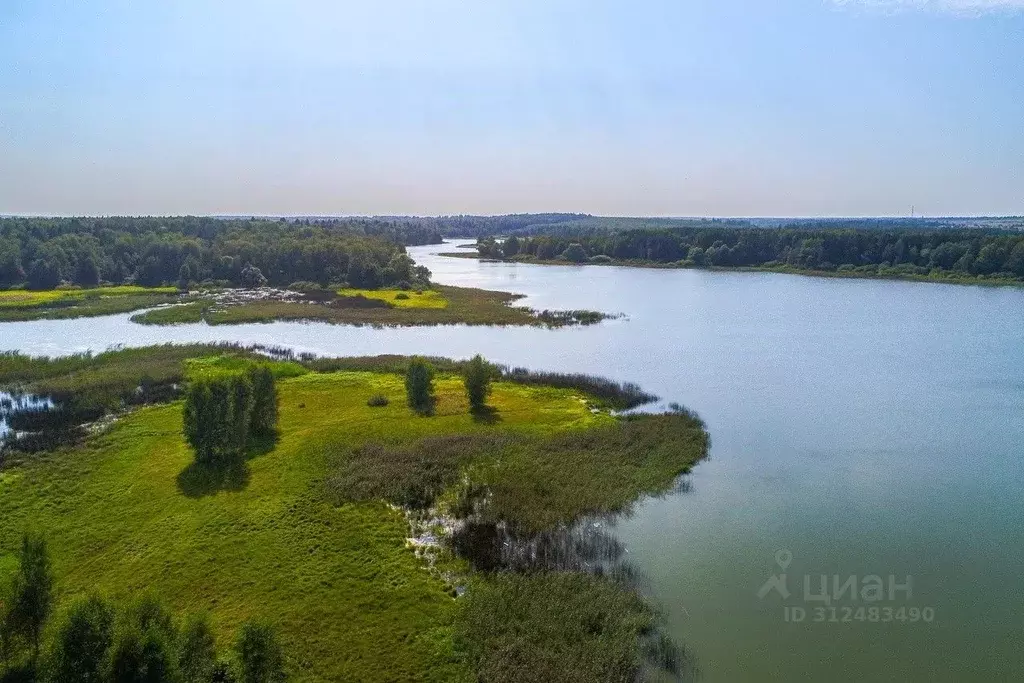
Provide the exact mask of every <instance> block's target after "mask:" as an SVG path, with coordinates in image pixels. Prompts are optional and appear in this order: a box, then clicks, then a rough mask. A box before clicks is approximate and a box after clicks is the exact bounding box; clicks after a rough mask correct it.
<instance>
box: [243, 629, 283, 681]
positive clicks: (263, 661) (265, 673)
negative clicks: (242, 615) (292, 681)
mask: <svg viewBox="0 0 1024 683" xmlns="http://www.w3.org/2000/svg"><path fill="white" fill-rule="evenodd" d="M235 654H236V656H237V657H238V680H239V681H240V683H275V682H276V681H283V680H284V679H285V675H284V656H283V655H282V654H281V646H280V644H279V643H278V642H277V635H276V634H275V633H274V629H272V628H271V627H270V626H267V625H264V624H255V623H252V622H247V623H245V624H243V625H242V628H241V630H240V631H239V634H238V640H237V641H236V643H235Z"/></svg>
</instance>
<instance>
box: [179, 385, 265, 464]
mask: <svg viewBox="0 0 1024 683" xmlns="http://www.w3.org/2000/svg"><path fill="white" fill-rule="evenodd" d="M277 400H278V399H277V387H276V385H275V380H274V374H273V372H272V371H271V369H270V368H268V367H266V366H262V365H259V366H255V367H252V368H250V369H248V370H247V371H245V372H241V373H236V374H213V375H207V376H205V377H201V378H198V379H196V380H194V381H193V382H192V383H191V384H190V386H189V388H188V390H187V392H186V394H185V405H184V407H183V417H182V425H183V431H184V434H185V438H186V440H187V441H188V443H189V445H191V446H192V449H193V450H194V451H195V454H196V462H197V463H199V464H202V465H209V466H214V467H227V466H230V465H231V464H233V463H237V462H239V461H240V460H241V458H242V456H243V455H244V454H245V452H246V450H247V449H248V447H249V445H250V440H251V438H266V437H272V436H273V435H274V434H275V433H276V430H277Z"/></svg>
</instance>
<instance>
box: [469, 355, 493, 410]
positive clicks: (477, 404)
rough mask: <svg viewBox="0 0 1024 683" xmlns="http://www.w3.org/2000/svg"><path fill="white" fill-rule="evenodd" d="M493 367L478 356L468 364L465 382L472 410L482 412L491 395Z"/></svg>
mask: <svg viewBox="0 0 1024 683" xmlns="http://www.w3.org/2000/svg"><path fill="white" fill-rule="evenodd" d="M492 374H493V370H492V369H491V366H490V365H489V364H488V363H487V361H485V360H484V359H483V356H481V355H480V354H477V355H475V356H473V359H472V360H470V361H469V363H467V364H466V368H465V370H464V371H463V375H462V376H463V380H464V381H465V383H466V396H467V397H468V398H469V408H470V410H480V409H481V408H483V407H484V404H485V403H486V402H487V397H488V396H490V394H491V375H492Z"/></svg>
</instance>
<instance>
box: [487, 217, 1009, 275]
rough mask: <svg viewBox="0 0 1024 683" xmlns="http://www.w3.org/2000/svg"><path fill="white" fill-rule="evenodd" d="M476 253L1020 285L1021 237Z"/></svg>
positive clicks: (566, 242)
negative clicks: (983, 279) (998, 280)
mask: <svg viewBox="0 0 1024 683" xmlns="http://www.w3.org/2000/svg"><path fill="white" fill-rule="evenodd" d="M478 246H479V250H480V254H481V256H484V257H488V258H527V259H537V260H565V261H572V262H576V263H582V262H587V261H590V262H596V263H600V262H611V261H626V262H629V261H637V262H653V263H661V264H677V265H689V266H719V267H792V268H796V269H803V270H819V271H853V272H864V273H878V274H882V275H929V274H935V273H948V274H952V275H962V276H977V275H984V276H997V277H1003V278H1014V279H1024V234H1020V233H1016V232H1013V233H1010V232H991V231H988V232H986V231H980V230H930V231H916V232H911V231H898V232H897V231H882V230H869V229H859V230H855V229H802V228H780V229H763V228H746V229H739V230H737V229H730V228H713V227H702V228H678V229H672V230H631V231H625V232H609V233H589V234H577V235H573V236H569V237H559V236H550V235H541V236H534V237H515V236H513V237H510V238H509V239H507V240H505V241H504V242H498V241H496V240H494V239H493V238H487V239H481V240H480V241H479V245H478Z"/></svg>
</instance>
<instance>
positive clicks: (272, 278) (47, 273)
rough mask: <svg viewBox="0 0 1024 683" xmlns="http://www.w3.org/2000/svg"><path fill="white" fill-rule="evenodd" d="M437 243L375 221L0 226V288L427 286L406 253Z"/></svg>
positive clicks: (22, 221)
mask: <svg viewBox="0 0 1024 683" xmlns="http://www.w3.org/2000/svg"><path fill="white" fill-rule="evenodd" d="M436 241H440V237H439V236H438V235H437V233H436V231H435V230H432V229H429V228H422V227H419V226H416V225H414V224H411V223H408V222H405V223H403V222H400V221H384V220H376V219H345V220H322V221H316V222H309V221H305V222H302V223H301V224H296V223H294V222H284V221H270V220H256V219H254V220H221V219H217V218H202V217H200V218H196V217H185V218H126V217H112V218H0V284H3V285H8V286H9V285H18V284H27V285H28V286H29V287H30V288H32V289H38V290H48V289H53V288H55V287H57V286H58V285H60V284H61V283H62V282H71V283H74V284H76V285H81V286H86V287H89V286H95V285H96V284H99V283H100V282H101V281H105V282H112V283H116V284H121V283H129V282H134V283H138V284H141V285H145V286H154V285H159V284H163V283H166V284H174V283H176V282H179V283H182V284H184V285H185V286H187V285H188V284H189V283H190V282H211V283H221V284H228V285H242V286H246V287H258V286H261V285H262V284H264V283H267V282H269V283H270V284H273V285H277V286H283V285H286V284H288V283H289V282H293V281H296V280H312V281H315V282H317V283H321V284H328V283H341V282H346V281H347V282H349V284H351V285H352V286H356V287H380V286H381V285H386V284H392V283H398V282H403V281H404V282H416V283H419V284H421V285H426V284H427V283H428V281H429V277H430V273H429V271H428V270H427V269H425V268H423V267H419V266H416V265H415V264H413V263H412V261H411V259H409V258H408V256H406V254H405V252H404V249H403V247H402V246H400V244H401V243H421V244H422V243H427V242H436ZM26 264H27V267H23V266H26Z"/></svg>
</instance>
